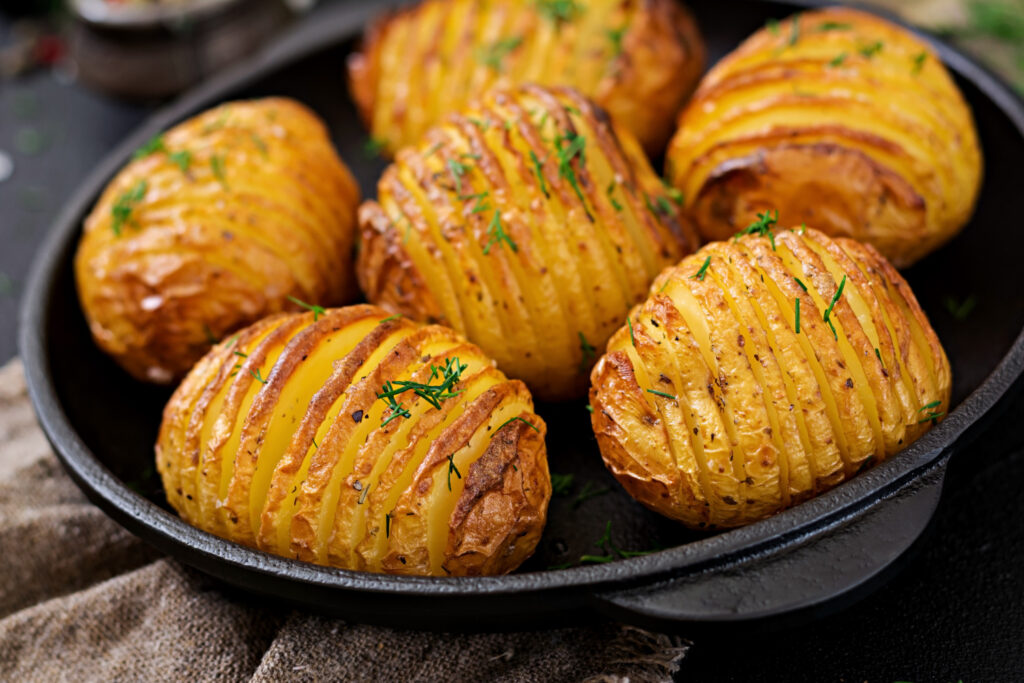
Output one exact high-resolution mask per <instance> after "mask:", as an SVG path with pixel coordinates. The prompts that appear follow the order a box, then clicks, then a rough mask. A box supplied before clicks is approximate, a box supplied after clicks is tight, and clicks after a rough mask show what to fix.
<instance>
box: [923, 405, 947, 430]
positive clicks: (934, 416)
mask: <svg viewBox="0 0 1024 683" xmlns="http://www.w3.org/2000/svg"><path fill="white" fill-rule="evenodd" d="M937 403H941V401H940V402H937ZM929 405H931V404H929ZM921 410H924V408H921ZM918 412H921V411H920V410H919V411H918ZM945 414H946V413H945V412H943V411H936V410H932V411H931V412H929V413H928V414H927V415H925V416H924V417H922V418H921V419H920V420H918V421H917V424H922V423H924V422H934V421H936V420H938V419H939V418H940V417H942V416H943V415H945Z"/></svg>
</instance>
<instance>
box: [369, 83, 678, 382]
mask: <svg viewBox="0 0 1024 683" xmlns="http://www.w3.org/2000/svg"><path fill="white" fill-rule="evenodd" d="M377 196H378V199H377V201H367V202H365V203H364V204H363V205H362V206H361V207H360V209H359V223H360V229H361V237H362V241H361V248H360V252H359V257H358V262H357V267H356V270H357V274H358V276H359V283H360V285H361V286H362V288H363V291H364V292H365V293H366V296H367V298H368V299H369V300H370V301H371V302H373V303H376V304H379V305H381V306H383V307H384V308H387V309H389V310H391V311H394V312H398V313H404V314H406V315H409V316H411V317H413V318H416V319H419V320H425V321H428V322H439V323H441V324H445V325H448V326H450V327H453V328H454V329H456V330H457V331H459V332H460V333H463V334H465V335H466V336H467V337H468V338H469V339H470V340H472V341H473V342H474V343H476V344H479V345H480V347H481V348H482V349H484V351H485V352H486V353H488V354H489V355H490V356H491V357H493V358H495V359H496V360H497V362H498V366H499V367H500V368H501V369H502V370H503V371H504V372H506V373H508V374H509V375H511V376H513V377H517V378H519V379H522V380H524V381H525V382H526V383H527V384H528V385H529V386H530V388H531V389H532V390H533V392H534V393H535V394H536V395H537V396H538V397H539V398H543V399H564V398H569V397H573V396H580V395H582V394H583V393H585V391H586V382H587V374H588V372H589V370H590V367H591V366H592V364H593V362H594V361H595V360H596V359H597V353H598V351H597V350H598V349H600V348H602V347H603V346H604V343H605V341H606V340H607V339H608V337H609V336H611V334H612V332H614V331H615V330H616V329H617V328H618V327H619V325H621V324H622V320H623V319H624V318H625V316H626V313H627V312H628V311H629V308H630V307H631V306H633V305H634V304H636V303H637V302H638V301H640V300H641V299H643V297H644V294H645V293H646V291H647V287H648V285H649V284H650V282H651V280H652V279H653V278H654V277H655V276H656V275H657V274H658V273H659V272H660V271H661V270H662V269H663V268H664V267H666V266H668V265H670V264H672V263H676V262H678V260H679V259H680V258H681V257H682V256H684V255H685V254H687V253H690V252H691V251H693V250H694V249H695V248H696V246H697V244H698V242H697V238H696V235H695V233H694V231H693V230H692V228H690V227H689V225H688V224H686V223H685V222H684V221H682V220H681V219H680V218H679V212H680V209H679V206H678V204H677V203H676V202H677V200H679V197H678V193H674V192H673V191H672V190H671V189H670V188H666V187H665V186H664V185H663V184H662V183H661V181H660V179H659V178H658V177H657V176H656V175H655V174H654V172H653V171H652V170H651V168H650V166H649V165H648V163H647V160H646V158H645V157H644V155H643V152H642V150H641V149H640V146H639V144H638V143H637V142H636V140H635V138H633V136H632V135H630V134H629V133H628V132H627V131H621V130H620V131H618V134H616V129H615V127H614V126H613V125H612V124H611V123H610V122H609V121H608V119H607V116H606V115H605V114H604V113H603V112H602V111H601V110H600V109H598V108H597V107H596V106H594V105H593V104H592V103H590V102H589V101H588V100H587V99H586V98H584V97H583V96H581V95H579V94H578V93H577V92H575V91H573V90H571V89H567V88H559V89H551V90H549V89H543V88H540V87H538V86H532V85H530V86H520V87H518V88H516V89H515V90H511V91H505V90H499V91H492V92H491V93H489V94H488V95H486V96H485V97H483V98H482V99H481V100H480V101H478V102H477V103H476V104H474V105H473V106H471V107H469V108H468V109H467V110H466V111H464V112H463V113H462V114H460V115H454V116H451V117H450V118H449V119H448V120H447V122H446V123H445V124H444V125H441V126H438V127H436V128H434V129H432V130H431V131H430V132H429V133H428V134H427V135H426V136H425V138H424V139H423V141H422V142H421V143H420V145H419V146H417V147H414V148H406V149H403V150H402V151H400V152H399V153H398V155H397V158H396V160H395V163H394V164H392V165H391V166H390V167H388V169H387V170H386V171H385V172H384V175H383V176H382V178H381V180H380V182H379V184H378V192H377Z"/></svg>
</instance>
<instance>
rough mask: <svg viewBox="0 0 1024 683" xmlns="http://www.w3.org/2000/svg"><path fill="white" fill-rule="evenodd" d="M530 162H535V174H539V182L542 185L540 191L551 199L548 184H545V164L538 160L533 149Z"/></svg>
mask: <svg viewBox="0 0 1024 683" xmlns="http://www.w3.org/2000/svg"><path fill="white" fill-rule="evenodd" d="M530 161H531V162H533V172H534V173H536V174H537V182H538V183H540V191H541V192H543V193H544V196H545V197H551V195H550V194H549V193H548V186H547V183H545V182H544V164H543V163H542V162H541V160H540V159H538V158H537V155H536V154H535V153H534V151H533V150H532V149H531V150H530Z"/></svg>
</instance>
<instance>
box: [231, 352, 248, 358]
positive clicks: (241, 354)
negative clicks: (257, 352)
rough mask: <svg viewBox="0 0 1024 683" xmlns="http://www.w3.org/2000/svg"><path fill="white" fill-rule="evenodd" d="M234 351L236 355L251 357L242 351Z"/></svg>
mask: <svg viewBox="0 0 1024 683" xmlns="http://www.w3.org/2000/svg"><path fill="white" fill-rule="evenodd" d="M232 353H234V355H236V356H238V357H239V358H248V357H249V354H247V353H244V352H242V351H233V352H232Z"/></svg>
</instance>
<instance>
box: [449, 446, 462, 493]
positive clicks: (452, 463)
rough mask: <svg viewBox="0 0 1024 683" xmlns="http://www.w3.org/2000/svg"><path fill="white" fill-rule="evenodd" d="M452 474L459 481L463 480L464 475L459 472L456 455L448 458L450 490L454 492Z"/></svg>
mask: <svg viewBox="0 0 1024 683" xmlns="http://www.w3.org/2000/svg"><path fill="white" fill-rule="evenodd" d="M452 472H454V473H455V476H456V477H458V478H459V479H462V473H461V472H459V468H458V467H456V466H455V454H454V453H452V454H451V455H449V456H448V490H449V491H451V490H452Z"/></svg>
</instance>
